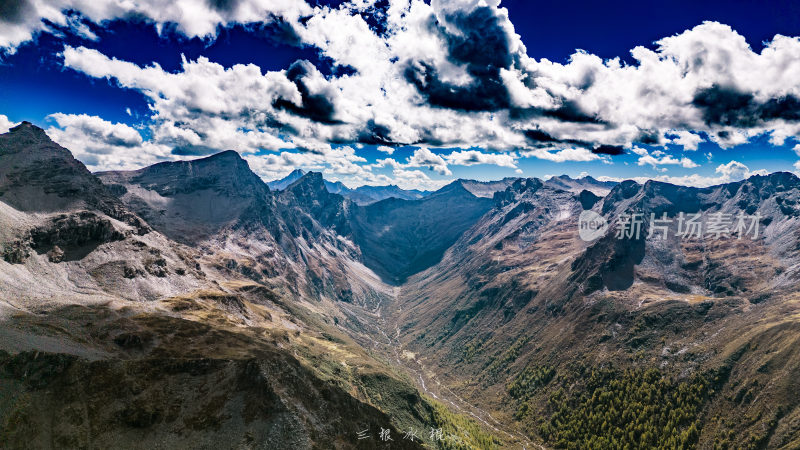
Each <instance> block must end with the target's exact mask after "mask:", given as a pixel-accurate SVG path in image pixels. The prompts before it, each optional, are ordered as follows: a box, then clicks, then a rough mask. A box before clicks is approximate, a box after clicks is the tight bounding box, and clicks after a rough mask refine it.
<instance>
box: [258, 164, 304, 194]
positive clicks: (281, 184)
mask: <svg viewBox="0 0 800 450" xmlns="http://www.w3.org/2000/svg"><path fill="white" fill-rule="evenodd" d="M305 174H306V172H305V170H302V169H294V170H293V171H292V172H291V173H290V174H289V175H286V176H285V177H284V178H281V179H280V180H275V181H270V182H269V183H267V185H268V186H269V188H270V189H272V190H273V191H282V190H284V189H286V187H287V186H289V185H290V184H292V183H294V182H295V181H297V180H299V179H300V178H301V177H302V176H303V175H305Z"/></svg>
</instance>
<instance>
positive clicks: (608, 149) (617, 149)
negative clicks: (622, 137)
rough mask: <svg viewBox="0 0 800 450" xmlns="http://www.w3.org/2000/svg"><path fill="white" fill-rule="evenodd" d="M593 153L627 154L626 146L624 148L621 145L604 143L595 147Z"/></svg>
mask: <svg viewBox="0 0 800 450" xmlns="http://www.w3.org/2000/svg"><path fill="white" fill-rule="evenodd" d="M592 153H594V154H595V155H611V156H617V155H624V154H625V148H623V147H621V146H619V145H605V144H603V145H600V146H599V147H595V148H593V149H592Z"/></svg>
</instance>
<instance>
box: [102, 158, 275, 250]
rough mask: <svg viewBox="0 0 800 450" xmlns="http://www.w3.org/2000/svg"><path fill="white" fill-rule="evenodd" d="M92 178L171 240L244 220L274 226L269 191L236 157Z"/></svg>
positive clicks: (187, 239)
mask: <svg viewBox="0 0 800 450" xmlns="http://www.w3.org/2000/svg"><path fill="white" fill-rule="evenodd" d="M97 177H98V178H100V180H102V181H103V183H104V184H105V185H106V186H107V187H108V189H110V190H111V191H113V192H115V193H117V194H118V195H120V198H121V199H122V201H124V202H125V203H126V204H127V205H129V207H130V208H131V209H133V210H134V211H135V212H136V213H137V214H139V215H140V216H141V217H143V218H144V219H145V220H147V222H148V223H150V224H152V226H153V227H155V228H156V229H157V230H159V231H160V232H162V233H163V234H165V235H167V236H168V237H170V238H171V239H174V240H178V241H181V242H186V243H192V242H198V240H200V239H203V238H207V237H209V236H210V235H212V234H213V233H216V232H218V231H220V230H221V229H223V228H225V227H227V226H234V225H237V224H239V223H241V222H242V221H245V220H262V221H263V222H264V223H266V224H269V225H270V226H272V227H274V226H275V225H274V223H275V220H274V219H273V218H272V217H269V214H268V213H267V214H262V213H264V212H265V211H268V210H269V209H270V206H269V202H270V200H271V197H270V191H269V188H268V187H267V185H266V184H264V182H263V181H262V180H261V179H260V178H259V177H258V176H257V175H256V174H254V173H253V172H252V171H251V170H250V168H249V166H248V165H247V162H246V161H244V160H243V159H242V158H241V157H240V156H239V154H238V153H236V152H234V151H227V152H223V153H219V154H216V155H213V156H209V157H207V158H202V159H198V160H194V161H179V162H164V163H159V164H155V165H153V166H150V167H146V168H144V169H140V170H136V171H120V172H102V173H98V174H97Z"/></svg>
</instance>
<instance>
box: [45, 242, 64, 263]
mask: <svg viewBox="0 0 800 450" xmlns="http://www.w3.org/2000/svg"><path fill="white" fill-rule="evenodd" d="M47 259H48V260H49V261H50V262H51V263H60V262H61V261H63V260H64V250H61V247H59V246H57V245H54V246H53V248H52V249H51V250H50V251H49V252H47Z"/></svg>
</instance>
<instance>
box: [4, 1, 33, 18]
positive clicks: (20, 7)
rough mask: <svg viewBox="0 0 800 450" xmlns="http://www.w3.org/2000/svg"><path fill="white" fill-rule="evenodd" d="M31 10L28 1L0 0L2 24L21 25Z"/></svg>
mask: <svg viewBox="0 0 800 450" xmlns="http://www.w3.org/2000/svg"><path fill="white" fill-rule="evenodd" d="M30 9H31V4H30V2H29V1H28V0H0V22H6V23H20V22H22V20H23V19H24V18H25V15H26V14H25V13H26V12H28V11H29V10H30Z"/></svg>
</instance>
